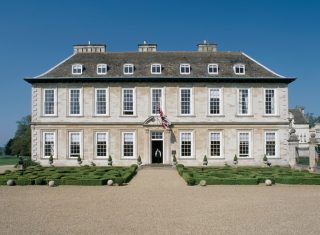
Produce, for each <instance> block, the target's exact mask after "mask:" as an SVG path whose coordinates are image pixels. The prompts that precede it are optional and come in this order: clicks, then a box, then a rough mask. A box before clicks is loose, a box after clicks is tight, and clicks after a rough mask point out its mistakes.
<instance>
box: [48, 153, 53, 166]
mask: <svg viewBox="0 0 320 235" xmlns="http://www.w3.org/2000/svg"><path fill="white" fill-rule="evenodd" d="M49 164H50V166H52V164H53V156H52V154H50V157H49Z"/></svg>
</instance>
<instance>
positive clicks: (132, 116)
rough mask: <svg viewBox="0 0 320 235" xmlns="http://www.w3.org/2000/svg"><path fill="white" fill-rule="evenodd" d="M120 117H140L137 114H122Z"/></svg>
mask: <svg viewBox="0 0 320 235" xmlns="http://www.w3.org/2000/svg"><path fill="white" fill-rule="evenodd" d="M119 117H121V118H126V117H129V118H136V117H138V116H137V115H120V116H119Z"/></svg>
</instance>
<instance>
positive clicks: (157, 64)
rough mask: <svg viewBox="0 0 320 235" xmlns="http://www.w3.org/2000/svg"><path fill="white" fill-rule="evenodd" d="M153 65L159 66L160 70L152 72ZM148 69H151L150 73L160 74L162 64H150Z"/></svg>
mask: <svg viewBox="0 0 320 235" xmlns="http://www.w3.org/2000/svg"><path fill="white" fill-rule="evenodd" d="M153 67H159V68H160V72H152V68H153ZM150 71H151V74H161V71H162V66H161V64H159V63H156V64H151V66H150Z"/></svg>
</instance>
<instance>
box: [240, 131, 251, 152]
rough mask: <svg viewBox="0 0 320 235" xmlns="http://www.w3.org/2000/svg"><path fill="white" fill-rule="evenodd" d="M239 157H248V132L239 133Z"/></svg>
mask: <svg viewBox="0 0 320 235" xmlns="http://www.w3.org/2000/svg"><path fill="white" fill-rule="evenodd" d="M239 157H249V133H239Z"/></svg>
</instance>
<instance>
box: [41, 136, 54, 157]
mask: <svg viewBox="0 0 320 235" xmlns="http://www.w3.org/2000/svg"><path fill="white" fill-rule="evenodd" d="M46 134H53V156H52V157H53V158H56V156H57V154H56V152H57V139H56V132H55V131H44V132H42V158H50V156H45V142H46V138H45V136H46Z"/></svg>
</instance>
